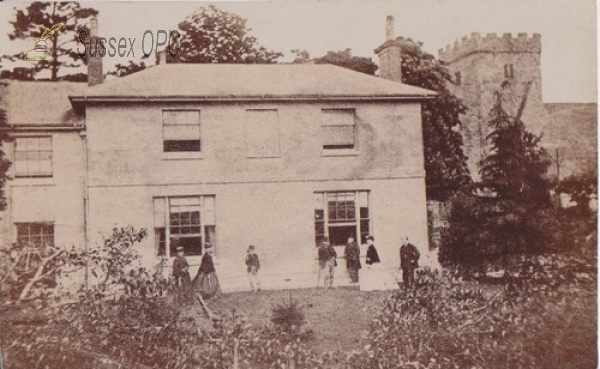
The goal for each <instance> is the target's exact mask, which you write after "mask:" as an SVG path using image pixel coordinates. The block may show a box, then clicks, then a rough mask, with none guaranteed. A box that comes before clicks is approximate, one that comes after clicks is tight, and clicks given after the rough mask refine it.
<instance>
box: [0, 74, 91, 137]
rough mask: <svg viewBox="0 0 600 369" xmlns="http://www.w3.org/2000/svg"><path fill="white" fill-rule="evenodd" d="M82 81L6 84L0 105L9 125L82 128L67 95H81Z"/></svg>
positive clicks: (80, 120) (81, 123)
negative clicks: (79, 126) (78, 126)
mask: <svg viewBox="0 0 600 369" xmlns="http://www.w3.org/2000/svg"><path fill="white" fill-rule="evenodd" d="M86 87H87V83H85V82H62V81H61V82H56V81H54V82H52V81H6V82H5V85H4V86H3V88H2V92H1V99H2V102H1V105H2V108H3V109H5V110H6V113H7V120H8V124H9V125H14V126H71V125H73V126H74V125H83V118H82V117H81V116H77V115H76V114H75V113H74V111H73V108H72V106H71V104H70V102H69V96H70V95H73V94H81V91H83V89H85V88H86Z"/></svg>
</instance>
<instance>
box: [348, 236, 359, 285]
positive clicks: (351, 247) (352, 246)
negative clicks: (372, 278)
mask: <svg viewBox="0 0 600 369" xmlns="http://www.w3.org/2000/svg"><path fill="white" fill-rule="evenodd" d="M344 258H345V259H346V269H347V270H348V275H349V276H350V280H351V281H352V283H358V270H359V269H360V267H361V265H360V246H358V244H357V243H356V242H354V236H352V235H350V236H348V243H347V244H346V249H345V250H344Z"/></svg>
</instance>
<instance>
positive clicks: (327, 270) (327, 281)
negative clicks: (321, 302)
mask: <svg viewBox="0 0 600 369" xmlns="http://www.w3.org/2000/svg"><path fill="white" fill-rule="evenodd" d="M336 258H337V253H336V252H335V249H334V248H333V247H331V244H330V243H329V238H328V237H323V240H322V241H321V243H320V244H319V251H318V259H319V276H318V279H317V287H318V286H319V283H320V281H321V276H323V287H325V288H329V287H333V277H334V275H335V267H336V266H337V261H336V260H335V259H336Z"/></svg>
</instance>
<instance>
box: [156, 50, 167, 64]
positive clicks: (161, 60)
mask: <svg viewBox="0 0 600 369" xmlns="http://www.w3.org/2000/svg"><path fill="white" fill-rule="evenodd" d="M157 54H158V55H157V58H156V65H167V49H163V50H161V51H158V52H157Z"/></svg>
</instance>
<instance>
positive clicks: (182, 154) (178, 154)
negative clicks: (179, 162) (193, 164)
mask: <svg viewBox="0 0 600 369" xmlns="http://www.w3.org/2000/svg"><path fill="white" fill-rule="evenodd" d="M183 112H185V113H189V112H195V113H196V114H197V117H198V123H191V124H190V123H186V124H176V123H167V122H166V119H165V118H166V117H165V113H183ZM196 126H197V127H198V138H197V139H186V140H167V139H166V138H165V127H196ZM161 129H162V136H161V141H162V153H163V155H166V156H167V157H171V158H175V159H177V158H186V157H190V156H191V157H194V156H198V155H201V154H202V152H203V150H202V148H203V146H204V142H203V141H204V140H203V139H202V114H201V110H200V109H161ZM195 141H197V144H198V150H172V151H171V150H166V144H167V142H173V143H175V142H179V143H183V142H188V143H191V142H195Z"/></svg>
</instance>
